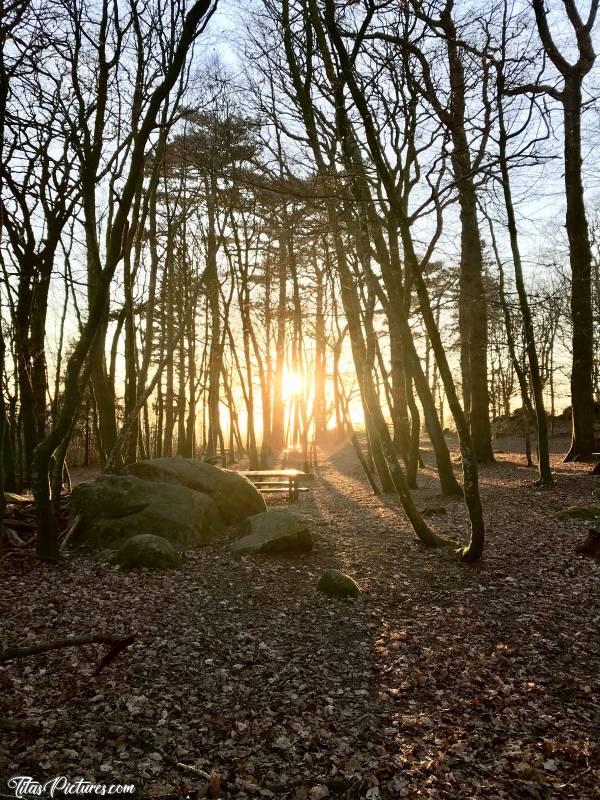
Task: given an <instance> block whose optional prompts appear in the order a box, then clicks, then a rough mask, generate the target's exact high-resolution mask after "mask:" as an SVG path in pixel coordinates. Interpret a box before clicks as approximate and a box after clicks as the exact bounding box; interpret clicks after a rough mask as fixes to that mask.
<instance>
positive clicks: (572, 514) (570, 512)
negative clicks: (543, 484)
mask: <svg viewBox="0 0 600 800" xmlns="http://www.w3.org/2000/svg"><path fill="white" fill-rule="evenodd" d="M556 517H557V519H600V506H571V507H570V508H565V509H563V510H562V511H559V512H558V513H557V514H556Z"/></svg>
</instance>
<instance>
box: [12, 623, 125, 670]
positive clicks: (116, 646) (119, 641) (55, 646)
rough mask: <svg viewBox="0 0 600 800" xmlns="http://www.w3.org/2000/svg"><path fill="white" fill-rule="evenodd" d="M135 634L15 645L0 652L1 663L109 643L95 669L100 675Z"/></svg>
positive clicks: (102, 635) (73, 637)
mask: <svg viewBox="0 0 600 800" xmlns="http://www.w3.org/2000/svg"><path fill="white" fill-rule="evenodd" d="M134 639H135V636H134V635H133V634H132V635H130V636H125V637H124V638H118V637H116V636H109V635H108V634H103V633H99V634H96V635H95V636H70V637H68V638H67V639H60V640H58V641H56V642H46V643H45V644H35V645H32V646H31V647H13V648H9V649H8V650H5V651H4V652H3V653H0V664H3V663H4V662H5V661H12V660H13V659H15V658H24V657H25V656H33V655H37V654H38V653H47V652H49V651H50V650H61V649H63V648H65V647H79V646H81V645H84V644H108V645H110V650H109V651H108V653H107V654H106V655H105V656H104V657H103V658H102V659H101V660H100V661H99V662H98V666H97V667H96V669H95V670H94V675H98V673H99V672H101V671H102V670H103V669H104V668H105V667H106V666H108V664H110V662H111V661H112V660H113V659H115V658H116V657H117V656H118V655H119V653H120V652H121V651H122V650H124V649H125V648H126V647H129V645H130V644H132V642H133V641H134Z"/></svg>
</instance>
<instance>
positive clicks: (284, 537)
mask: <svg viewBox="0 0 600 800" xmlns="http://www.w3.org/2000/svg"><path fill="white" fill-rule="evenodd" d="M246 524H247V529H248V535H247V536H243V537H242V538H241V539H238V540H237V541H235V542H234V543H233V544H232V545H231V552H232V553H233V554H234V555H237V556H241V555H252V554H255V553H305V552H307V551H309V550H312V546H313V540H312V536H311V534H310V531H309V529H308V522H307V521H306V520H305V519H304V518H303V517H301V516H300V515H299V514H295V513H294V512H293V511H288V510H287V509H286V508H281V509H278V510H276V511H267V512H265V513H263V514H254V516H252V517H249V518H248V520H247V523H246Z"/></svg>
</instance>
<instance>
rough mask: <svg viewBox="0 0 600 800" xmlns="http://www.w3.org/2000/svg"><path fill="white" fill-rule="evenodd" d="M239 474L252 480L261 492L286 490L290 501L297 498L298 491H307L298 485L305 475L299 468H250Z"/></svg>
mask: <svg viewBox="0 0 600 800" xmlns="http://www.w3.org/2000/svg"><path fill="white" fill-rule="evenodd" d="M240 474H241V475H244V476H245V477H246V478H248V480H250V481H252V483H253V484H254V485H255V486H256V487H257V488H258V490H259V492H261V493H262V494H271V493H279V492H287V494H288V497H289V500H290V503H294V502H295V501H296V500H297V499H298V495H299V494H300V492H307V491H308V489H307V488H306V487H305V486H300V481H301V480H302V479H303V478H306V477H307V474H306V472H303V471H302V470H301V469H251V470H245V471H243V472H240ZM286 484H287V485H286Z"/></svg>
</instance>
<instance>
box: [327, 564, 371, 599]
mask: <svg viewBox="0 0 600 800" xmlns="http://www.w3.org/2000/svg"><path fill="white" fill-rule="evenodd" d="M317 591H319V592H322V593H323V594H326V595H327V596H328V597H358V595H359V594H360V593H361V592H360V588H359V586H358V584H357V583H356V581H354V580H353V579H352V578H351V577H350V576H349V575H345V574H344V573H343V572H340V571H339V570H337V569H328V570H327V571H326V572H324V573H323V575H321V577H320V578H319V581H318V583H317Z"/></svg>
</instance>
